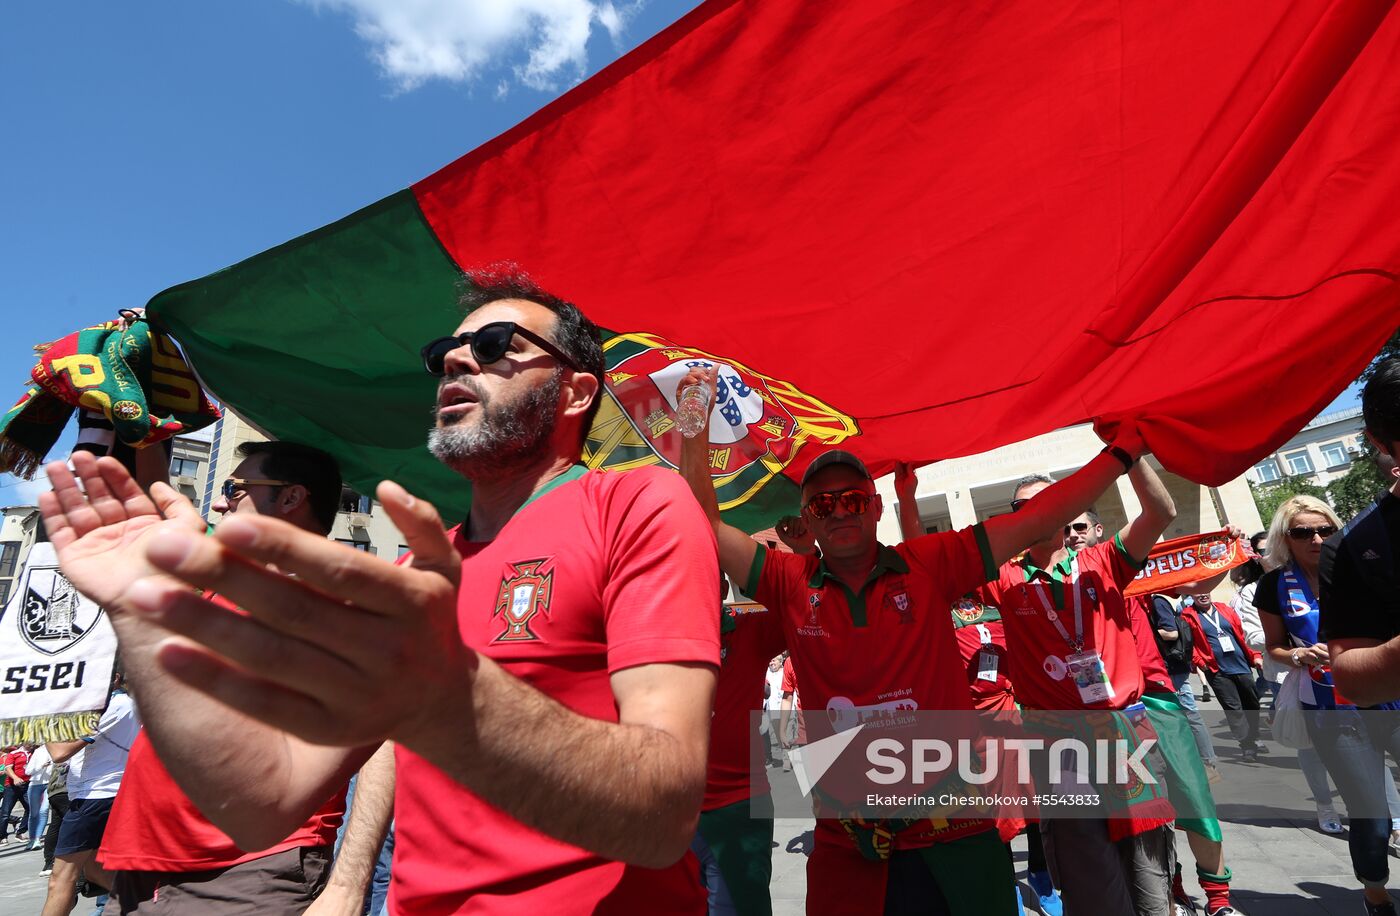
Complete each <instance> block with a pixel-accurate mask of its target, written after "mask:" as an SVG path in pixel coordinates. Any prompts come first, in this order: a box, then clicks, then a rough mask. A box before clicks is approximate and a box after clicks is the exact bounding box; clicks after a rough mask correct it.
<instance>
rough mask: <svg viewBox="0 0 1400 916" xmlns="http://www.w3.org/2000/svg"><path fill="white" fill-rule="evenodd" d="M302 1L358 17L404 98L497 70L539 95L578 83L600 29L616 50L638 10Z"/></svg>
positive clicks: (571, 2)
mask: <svg viewBox="0 0 1400 916" xmlns="http://www.w3.org/2000/svg"><path fill="white" fill-rule="evenodd" d="M300 2H302V3H305V4H308V5H310V6H312V7H315V8H316V9H327V10H333V11H337V12H343V13H348V14H349V15H350V16H352V17H353V18H354V21H355V33H356V34H357V35H359V36H360V37H361V38H362V39H364V40H365V41H366V42H368V43H369V45H370V48H371V56H373V58H374V59H375V61H376V62H377V63H378V64H379V66H380V68H381V69H382V70H383V72H384V75H385V76H386V77H387V78H389V79H390V80H392V81H393V82H394V83H395V85H396V86H397V87H398V88H399V89H400V90H404V91H406V90H410V89H413V88H416V87H417V86H420V85H422V84H423V83H424V82H426V81H428V80H432V79H442V80H448V81H451V82H464V83H470V82H473V81H475V80H476V79H477V78H478V77H480V76H481V75H482V74H483V72H485V71H487V70H491V69H493V68H497V67H503V68H506V69H508V70H509V71H510V72H512V73H513V75H514V77H515V79H516V80H518V81H519V82H521V83H523V84H524V85H526V86H529V87H530V88H532V89H540V90H546V91H549V90H556V89H559V88H561V87H562V86H565V85H570V84H572V83H576V82H578V81H580V80H581V79H583V76H584V74H585V72H586V71H587V68H588V52H587V45H588V38H589V36H590V35H591V34H592V33H593V29H594V26H595V25H596V26H598V27H601V28H602V29H603V30H604V31H606V32H607V33H608V34H609V35H610V36H611V37H612V39H613V41H614V42H615V43H616V42H618V41H620V40H621V38H622V32H623V29H624V28H625V26H626V23H627V19H628V17H629V15H630V14H631V12H632V10H633V9H634V7H631V6H622V7H619V6H618V5H617V4H615V3H613V2H612V0H300ZM496 92H497V95H498V96H499V95H500V94H501V91H500V85H499V84H498V85H497V89H496Z"/></svg>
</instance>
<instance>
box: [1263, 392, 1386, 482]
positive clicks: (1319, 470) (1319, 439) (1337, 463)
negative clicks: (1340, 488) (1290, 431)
mask: <svg viewBox="0 0 1400 916" xmlns="http://www.w3.org/2000/svg"><path fill="white" fill-rule="evenodd" d="M1365 427H1366V423H1365V421H1364V420H1363V419H1362V417H1361V408H1360V407H1352V408H1350V409H1347V410H1337V411H1333V412H1332V413H1325V414H1323V415H1322V416H1320V417H1318V418H1317V419H1315V420H1313V421H1312V422H1311V423H1309V424H1308V425H1307V426H1304V427H1303V428H1302V429H1301V430H1299V431H1298V433H1297V435H1295V436H1293V438H1291V439H1289V440H1288V441H1287V442H1285V443H1284V444H1283V447H1282V448H1280V449H1279V450H1278V451H1276V452H1274V453H1273V454H1271V455H1269V456H1267V457H1265V458H1263V459H1261V460H1260V461H1259V462H1258V463H1257V464H1255V465H1254V467H1253V468H1251V469H1250V470H1249V472H1248V473H1247V474H1246V475H1245V476H1246V477H1247V478H1248V479H1249V481H1250V482H1251V483H1254V484H1271V483H1277V482H1278V481H1280V480H1283V479H1284V478H1285V477H1294V478H1303V479H1305V480H1307V481H1308V482H1310V483H1315V484H1317V485H1318V486H1320V487H1325V486H1327V485H1328V484H1329V483H1331V482H1333V481H1334V480H1336V479H1337V478H1339V477H1342V476H1345V475H1346V473H1347V471H1349V470H1351V462H1352V460H1353V459H1354V458H1355V457H1356V456H1357V455H1359V454H1361V446H1362V443H1363V441H1364V439H1365V433H1364V430H1365Z"/></svg>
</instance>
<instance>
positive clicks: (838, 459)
mask: <svg viewBox="0 0 1400 916" xmlns="http://www.w3.org/2000/svg"><path fill="white" fill-rule="evenodd" d="M833 464H844V465H846V466H848V467H853V468H855V469H856V470H857V471H860V476H862V477H864V478H865V479H866V480H873V479H874V478H873V477H871V476H870V472H869V471H867V470H866V469H865V464H864V462H862V461H861V460H860V459H859V458H857V457H856V456H855V455H852V454H851V453H850V452H848V451H846V450H844V449H839V448H834V449H832V450H831V451H829V452H822V453H821V454H820V455H818V456H817V459H816V460H815V461H813V462H812V463H811V464H809V465H807V470H805V471H803V472H802V486H804V487H805V486H807V481H809V480H811V479H812V478H813V477H815V476H816V475H817V474H818V473H819V472H821V471H822V470H824V469H826V468H829V467H831V466H832V465H833Z"/></svg>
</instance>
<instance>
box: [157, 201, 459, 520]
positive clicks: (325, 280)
mask: <svg viewBox="0 0 1400 916" xmlns="http://www.w3.org/2000/svg"><path fill="white" fill-rule="evenodd" d="M459 276H460V274H459V271H458V270H457V267H456V266H455V265H454V264H453V263H452V261H451V260H450V259H449V258H448V257H447V255H446V254H445V253H444V252H443V249H442V246H441V245H439V244H438V240H437V238H436V237H435V236H434V235H433V233H432V232H431V230H429V228H428V226H427V223H426V222H424V220H423V216H422V214H421V213H420V211H419V209H418V204H417V202H416V201H415V200H414V198H413V195H412V193H411V192H410V191H402V192H400V193H398V194H395V195H393V196H391V197H387V198H385V199H384V200H382V201H380V202H378V203H376V204H373V205H372V206H369V207H366V208H365V209H363V210H360V211H359V212H357V213H353V214H351V215H350V216H347V217H346V218H345V219H342V220H339V221H337V222H334V223H332V224H330V225H329V226H325V227H324V228H321V229H318V230H316V231H315V232H312V233H309V234H307V235H304V236H302V237H300V238H297V239H294V240H292V241H290V242H287V243H286V244H284V245H280V246H278V247H276V248H273V249H270V250H268V251H265V252H263V253H262V254H259V255H256V256H255V257H252V258H249V259H248V260H246V261H243V262H241V263H239V264H235V265H233V266H232V267H229V268H226V269H225V270H221V271H219V272H218V273H215V274H211V275H209V276H208V277H205V278H203V279H200V280H195V281H193V282H190V283H185V284H183V285H181V286H177V287H174V288H173V289H169V290H166V291H165V292H163V293H161V294H159V295H158V296H156V297H155V298H154V299H153V300H151V303H150V306H149V309H150V315H151V317H152V318H153V320H154V321H155V322H157V323H158V324H159V325H161V326H163V327H164V328H166V329H168V330H169V331H170V333H171V334H173V335H174V337H175V338H176V339H177V340H178V341H179V342H180V344H181V345H182V346H183V347H184V348H185V350H186V352H187V354H188V355H189V358H190V362H191V364H192V365H193V366H194V367H195V369H196V370H197V371H198V372H199V374H200V377H201V379H202V380H203V381H204V383H205V384H206V385H208V386H209V388H210V390H211V392H212V393H213V394H214V395H215V396H216V397H217V398H219V399H220V400H221V401H223V402H224V403H226V404H228V405H230V406H231V407H233V408H234V409H235V410H236V411H237V412H238V413H240V414H241V415H243V416H244V417H247V418H248V419H249V420H250V421H251V422H253V423H254V424H256V425H257V426H259V427H261V428H262V429H263V430H265V431H267V432H268V433H269V434H271V435H273V436H275V437H276V438H278V439H285V440H289V441H295V442H305V443H307V444H309V445H315V446H318V447H320V448H324V449H326V450H327V451H329V452H330V453H331V454H333V455H335V457H336V458H337V459H339V460H340V463H341V468H342V472H343V473H344V476H345V480H346V483H347V484H349V485H350V486H353V487H355V489H357V490H359V491H360V492H363V493H373V492H374V487H375V486H376V485H377V484H378V483H379V481H381V480H384V479H386V478H387V479H391V480H395V481H398V482H399V483H401V484H403V485H404V486H405V487H407V488H408V490H409V491H410V492H412V493H414V494H416V495H418V496H422V497H424V498H426V499H428V500H431V501H432V502H433V503H434V504H435V505H436V506H437V507H438V509H439V511H441V512H442V514H443V518H444V520H445V521H446V522H447V523H448V524H453V523H455V522H456V521H458V520H460V519H461V518H462V517H463V515H465V513H466V510H467V507H468V506H469V505H470V501H471V488H470V486H469V485H468V484H467V483H466V482H465V481H463V480H462V478H461V477H460V476H458V475H456V474H454V473H453V472H451V471H450V470H448V469H447V468H445V467H443V466H442V465H441V464H440V463H438V461H437V460H436V459H434V458H433V457H432V456H431V455H429V454H428V451H427V447H426V442H427V431H428V428H429V426H430V425H431V422H432V420H431V417H430V415H429V412H430V410H431V408H432V405H433V401H434V398H435V396H436V383H435V381H434V380H433V379H432V378H431V377H430V376H429V375H427V374H426V373H425V372H423V368H422V361H421V359H420V358H419V355H418V349H419V347H421V346H422V345H423V344H424V343H425V342H427V341H428V340H431V339H432V338H434V337H440V336H442V335H443V334H447V333H450V332H451V331H452V329H453V328H455V327H456V326H457V324H458V323H459V322H460V320H461V314H460V311H459V309H458V307H457V305H456V302H457V284H458V278H459Z"/></svg>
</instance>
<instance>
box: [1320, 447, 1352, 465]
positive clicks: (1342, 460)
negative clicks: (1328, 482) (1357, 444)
mask: <svg viewBox="0 0 1400 916" xmlns="http://www.w3.org/2000/svg"><path fill="white" fill-rule="evenodd" d="M1322 460H1323V461H1325V462H1326V463H1327V466H1328V467H1329V468H1339V467H1341V466H1342V465H1344V464H1346V463H1347V462H1348V461H1350V460H1351V458H1350V456H1348V455H1347V447H1346V446H1345V445H1344V444H1342V443H1341V442H1329V443H1327V444H1326V445H1324V446H1323V447H1322Z"/></svg>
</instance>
